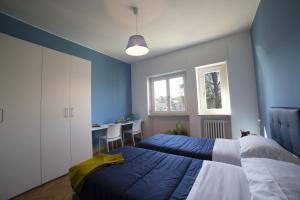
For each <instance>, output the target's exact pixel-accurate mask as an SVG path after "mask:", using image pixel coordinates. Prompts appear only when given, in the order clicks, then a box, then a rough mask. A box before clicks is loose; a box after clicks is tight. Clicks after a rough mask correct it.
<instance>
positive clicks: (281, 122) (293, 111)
mask: <svg viewBox="0 0 300 200" xmlns="http://www.w3.org/2000/svg"><path fill="white" fill-rule="evenodd" d="M270 114H271V118H270V130H271V137H272V139H274V140H275V141H277V142H278V143H279V144H280V145H281V146H283V147H284V148H285V149H287V150H288V151H290V152H292V153H294V154H295V155H297V156H299V157H300V108H279V107H276V108H275V107H273V108H271V109H270Z"/></svg>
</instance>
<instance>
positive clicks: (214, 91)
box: [205, 72, 222, 109]
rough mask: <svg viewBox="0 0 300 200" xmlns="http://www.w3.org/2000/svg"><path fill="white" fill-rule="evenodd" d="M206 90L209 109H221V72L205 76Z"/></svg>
mask: <svg viewBox="0 0 300 200" xmlns="http://www.w3.org/2000/svg"><path fill="white" fill-rule="evenodd" d="M205 90H206V104H207V109H221V108H222V99H221V86H220V72H210V73H207V74H205Z"/></svg>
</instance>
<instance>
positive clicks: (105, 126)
mask: <svg viewBox="0 0 300 200" xmlns="http://www.w3.org/2000/svg"><path fill="white" fill-rule="evenodd" d="M111 124H113V123H111ZM130 124H133V121H128V122H124V123H121V125H122V126H126V125H130ZM109 125H110V124H102V125H101V126H100V127H92V132H95V131H99V130H104V129H107V128H108V126H109ZM122 139H123V140H124V136H123V133H122ZM98 140H99V147H98V148H99V150H98V151H99V152H100V150H101V148H100V136H99V138H98Z"/></svg>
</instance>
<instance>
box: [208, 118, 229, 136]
mask: <svg viewBox="0 0 300 200" xmlns="http://www.w3.org/2000/svg"><path fill="white" fill-rule="evenodd" d="M225 123H226V122H225V120H204V125H205V131H206V135H207V137H208V138H225V133H226V131H225Z"/></svg>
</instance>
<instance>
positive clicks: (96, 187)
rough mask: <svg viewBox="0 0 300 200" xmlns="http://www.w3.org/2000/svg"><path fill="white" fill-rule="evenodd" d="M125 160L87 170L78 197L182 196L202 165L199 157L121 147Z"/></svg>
mask: <svg viewBox="0 0 300 200" xmlns="http://www.w3.org/2000/svg"><path fill="white" fill-rule="evenodd" d="M110 153H122V154H123V156H124V159H125V162H124V163H123V164H120V165H112V166H108V167H105V168H101V169H97V170H95V171H93V172H92V173H90V174H89V175H88V176H87V178H86V181H85V183H84V186H83V188H82V190H81V192H80V193H79V194H77V195H78V196H79V198H80V199H89V200H93V199H106V200H109V199H113V200H117V199H130V200H134V199H139V200H146V199H147V200H150V199H151V200H153V199H155V200H160V199H161V200H163V199H186V198H187V196H188V194H189V192H190V190H191V188H192V186H193V184H194V182H195V179H196V178H197V175H198V173H199V171H200V169H201V167H202V163H203V161H202V160H199V159H194V158H190V157H183V156H177V155H172V154H166V153H162V152H157V151H152V150H147V149H142V148H135V147H123V148H119V149H115V150H113V151H111V152H110Z"/></svg>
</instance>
